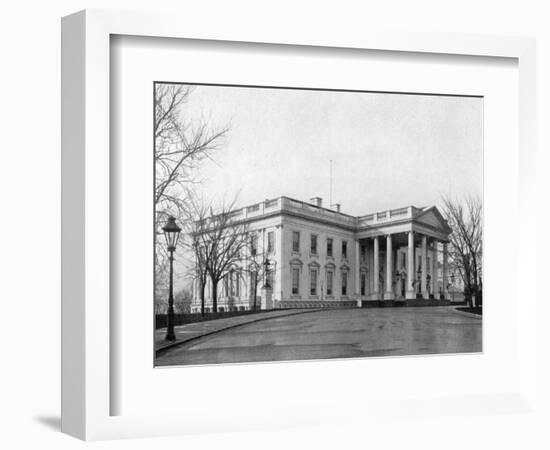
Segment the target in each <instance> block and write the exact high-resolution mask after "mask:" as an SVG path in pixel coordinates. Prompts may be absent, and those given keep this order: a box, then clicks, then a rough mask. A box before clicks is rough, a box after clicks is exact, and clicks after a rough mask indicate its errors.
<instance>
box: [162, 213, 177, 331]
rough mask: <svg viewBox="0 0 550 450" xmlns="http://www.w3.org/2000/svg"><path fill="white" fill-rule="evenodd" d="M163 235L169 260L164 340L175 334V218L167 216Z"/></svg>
mask: <svg viewBox="0 0 550 450" xmlns="http://www.w3.org/2000/svg"><path fill="white" fill-rule="evenodd" d="M162 231H163V232H164V237H165V238H166V246H167V247H168V253H169V255H170V256H169V260H170V284H169V289H168V323H167V326H166V338H165V339H166V340H167V341H175V340H176V334H175V333H174V251H175V250H176V245H177V243H178V238H179V235H180V232H181V228H180V227H179V226H178V224H177V223H176V218H175V217H173V216H170V217H168V220H167V221H166V224H165V225H164V226H163V227H162Z"/></svg>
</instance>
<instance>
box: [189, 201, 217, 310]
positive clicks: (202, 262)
mask: <svg viewBox="0 0 550 450" xmlns="http://www.w3.org/2000/svg"><path fill="white" fill-rule="evenodd" d="M209 211H210V206H208V205H206V204H205V202H204V201H198V200H197V198H196V197H193V198H192V199H191V200H190V208H188V209H187V212H188V220H187V221H186V222H185V224H186V226H187V234H188V236H189V237H190V239H189V241H188V243H187V246H188V247H189V250H190V251H191V252H192V254H193V267H192V269H191V273H192V274H193V278H194V280H195V282H196V288H197V290H198V294H199V298H200V301H201V315H202V316H204V312H205V291H206V283H207V282H208V267H209V265H210V258H211V254H210V252H211V251H212V246H210V245H208V246H207V245H205V244H204V236H205V235H206V234H207V233H209V231H210V230H209V228H208V214H209Z"/></svg>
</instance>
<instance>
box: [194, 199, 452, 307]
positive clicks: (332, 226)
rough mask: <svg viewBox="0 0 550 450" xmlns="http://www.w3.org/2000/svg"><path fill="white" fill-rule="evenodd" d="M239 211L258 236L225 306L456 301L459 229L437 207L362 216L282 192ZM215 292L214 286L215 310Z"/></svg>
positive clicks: (233, 273) (236, 215)
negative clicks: (454, 248)
mask: <svg viewBox="0 0 550 450" xmlns="http://www.w3.org/2000/svg"><path fill="white" fill-rule="evenodd" d="M232 217H233V220H235V221H239V222H244V223H247V224H248V230H249V231H250V232H251V234H252V236H253V237H252V238H251V245H250V248H249V249H247V253H248V254H246V255H242V261H241V262H240V263H238V264H235V265H234V266H233V267H232V268H231V269H230V270H229V271H228V272H227V275H226V277H225V279H224V280H223V281H222V282H221V283H220V284H221V285H219V286H218V292H219V296H218V310H223V311H228V310H245V309H246V310H248V309H252V308H253V307H254V305H256V307H258V308H260V307H261V308H262V309H271V308H304V307H305V308H308V307H311V308H317V307H349V306H367V305H369V304H376V305H394V304H407V305H415V304H423V303H426V302H429V301H431V302H437V301H439V302H441V301H448V300H449V293H448V292H447V286H448V284H449V281H448V279H447V272H448V264H447V243H448V241H449V235H450V233H451V231H452V230H451V229H450V228H449V225H448V224H447V222H446V221H445V219H444V218H443V217H442V215H441V214H440V212H439V211H438V209H437V208H436V207H435V206H431V207H426V208H416V207H414V206H407V207H403V208H398V209H392V210H387V211H380V212H375V213H371V214H367V215H364V216H359V217H355V216H350V215H347V214H344V213H342V212H341V211H340V205H334V207H333V208H325V207H323V205H322V199H321V198H319V197H315V198H312V199H311V200H310V202H302V201H298V200H294V199H291V198H288V197H279V198H275V199H271V200H265V201H264V202H261V203H257V204H254V205H250V206H247V207H244V208H241V209H239V210H236V211H233V212H232ZM266 259H267V263H268V264H267V265H266V264H265V262H266ZM251 262H252V263H253V266H254V267H257V268H258V271H257V272H256V271H255V270H251ZM266 268H267V270H266ZM258 277H261V279H259V278H258ZM255 280H258V281H259V282H256V283H255ZM193 291H194V292H195V295H194V299H193V303H192V306H191V308H192V311H193V312H198V311H200V299H199V298H198V295H197V292H198V289H194V290H193ZM210 292H211V287H210V286H207V289H206V308H207V309H208V310H209V309H210V308H211V305H212V300H211V296H210ZM255 294H256V295H255Z"/></svg>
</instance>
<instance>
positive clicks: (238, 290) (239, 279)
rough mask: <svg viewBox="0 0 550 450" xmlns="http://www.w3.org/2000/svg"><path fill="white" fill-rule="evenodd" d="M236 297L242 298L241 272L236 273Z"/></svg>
mask: <svg viewBox="0 0 550 450" xmlns="http://www.w3.org/2000/svg"><path fill="white" fill-rule="evenodd" d="M235 295H236V296H237V297H240V296H241V277H240V276H239V272H235Z"/></svg>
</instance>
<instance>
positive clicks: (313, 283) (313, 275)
mask: <svg viewBox="0 0 550 450" xmlns="http://www.w3.org/2000/svg"><path fill="white" fill-rule="evenodd" d="M309 279H310V282H311V286H310V294H311V295H317V270H315V269H312V270H310V271H309Z"/></svg>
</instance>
